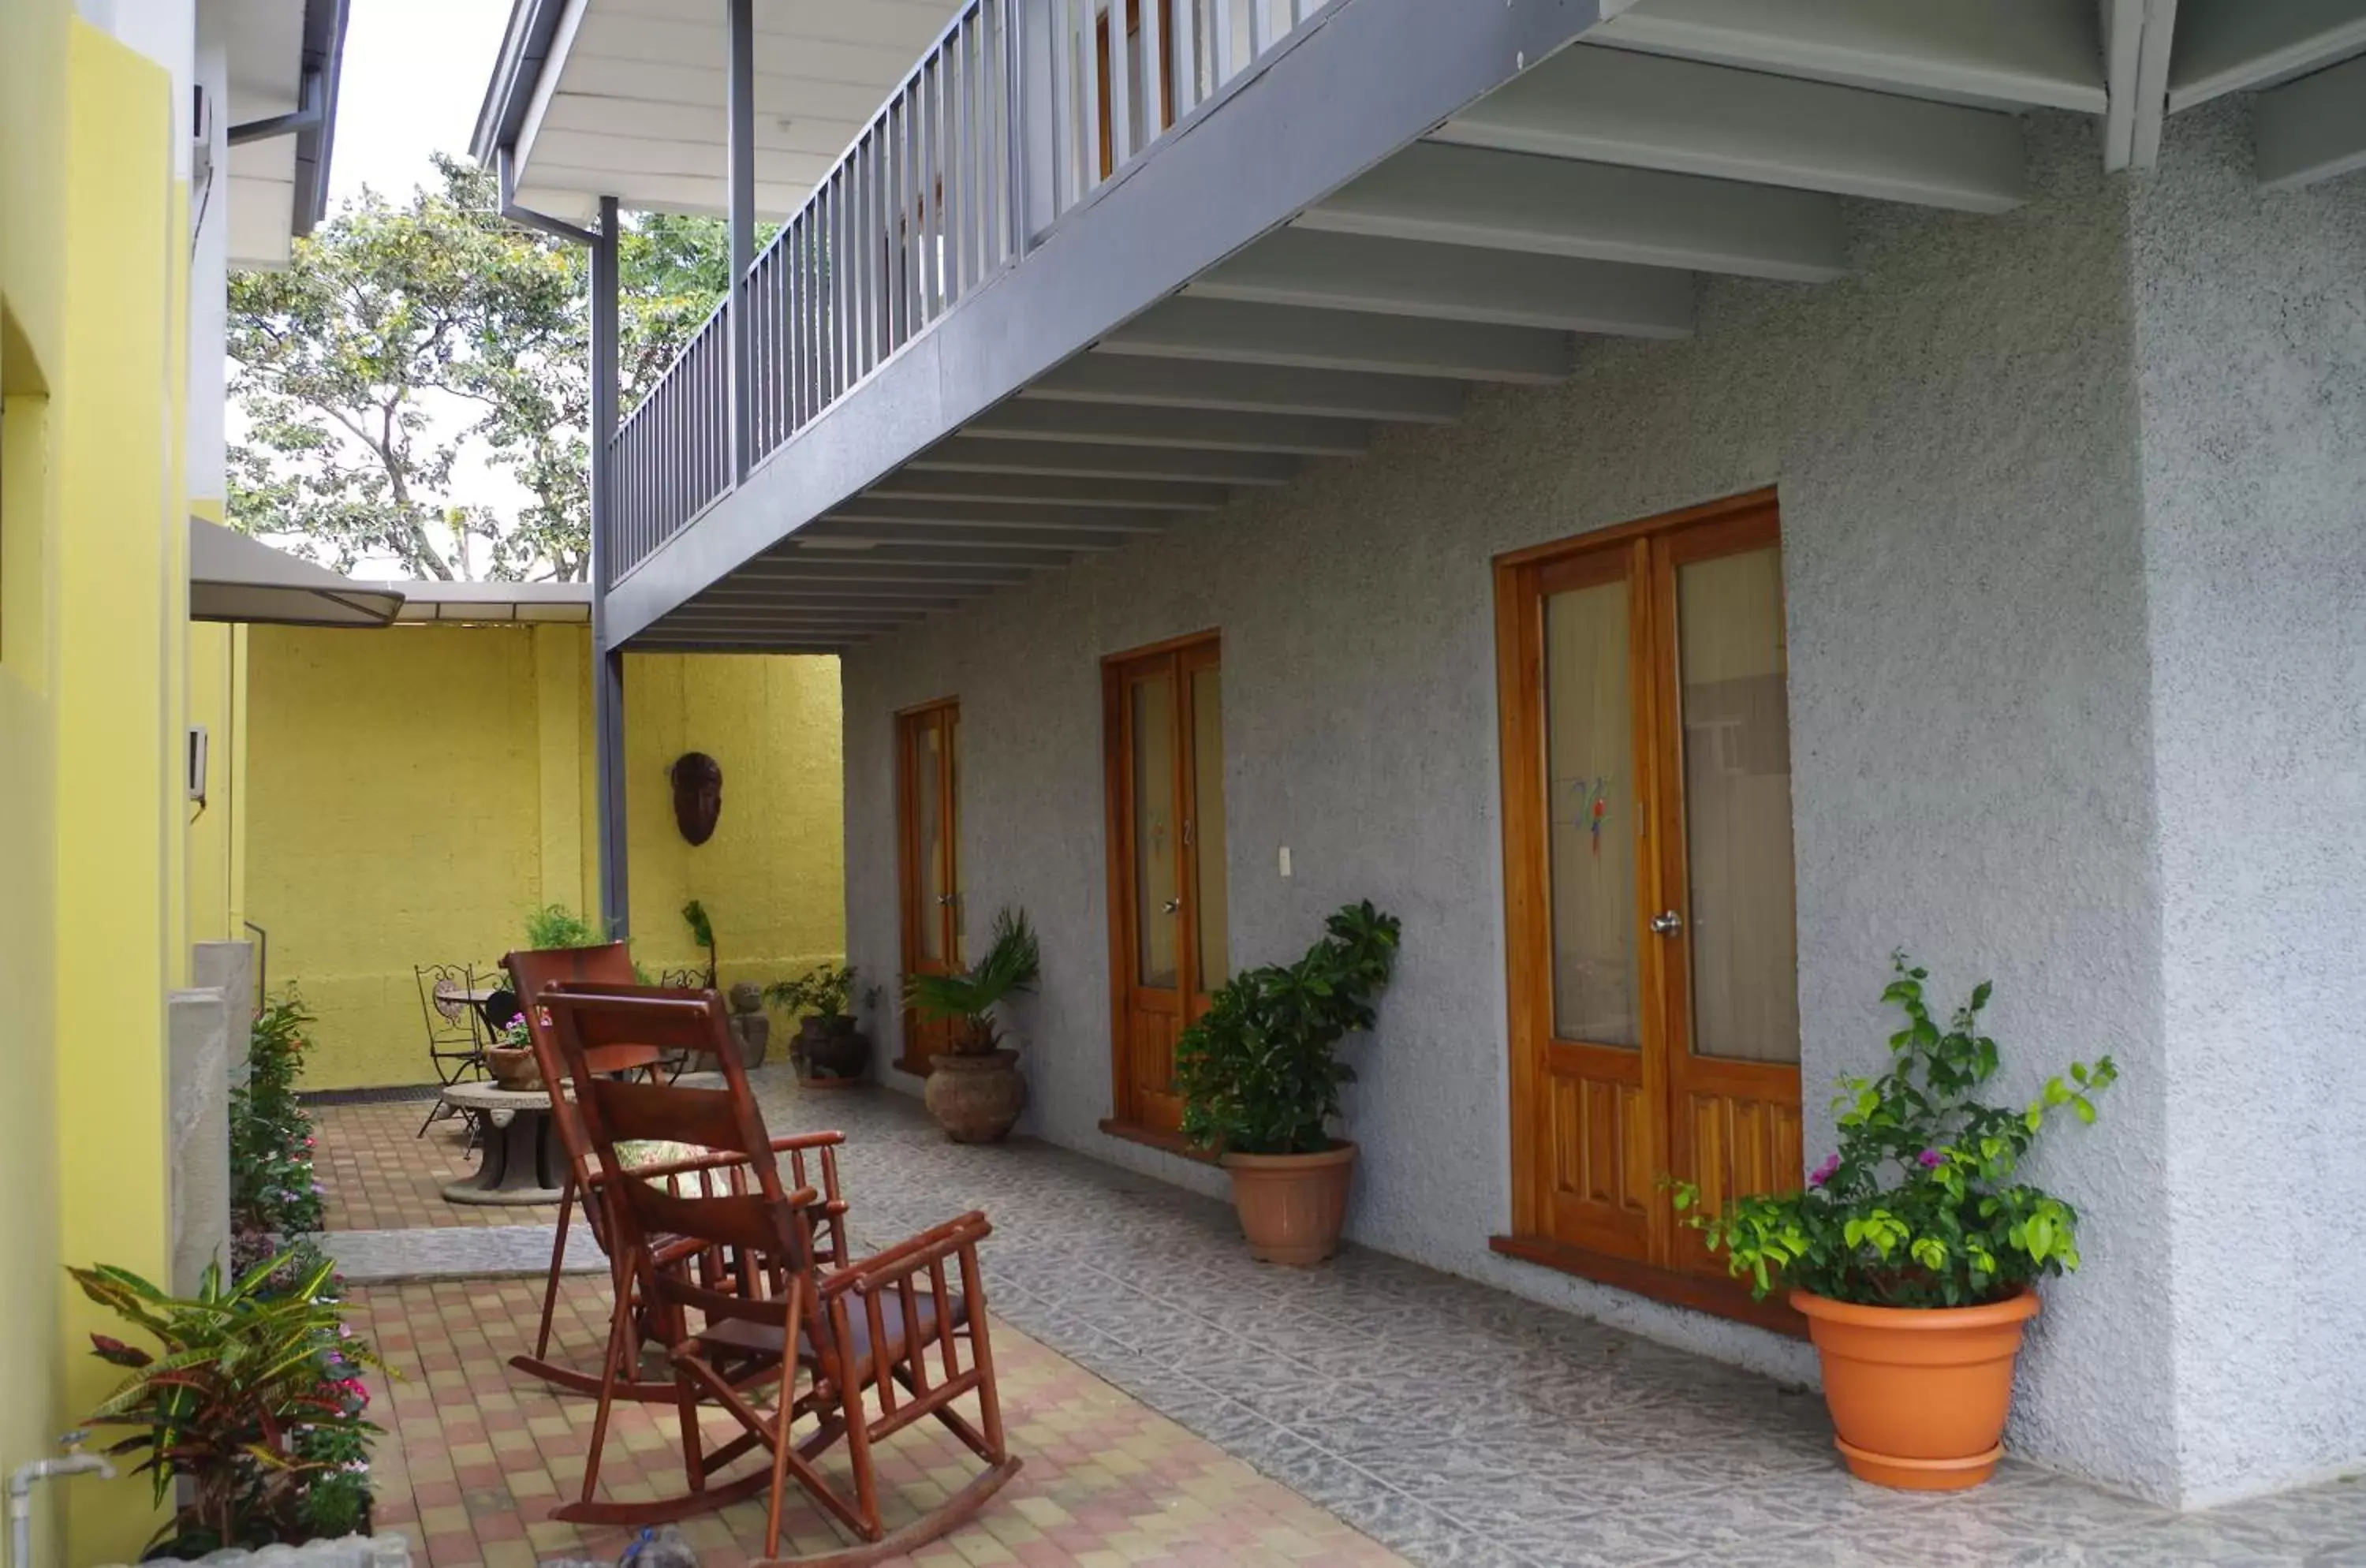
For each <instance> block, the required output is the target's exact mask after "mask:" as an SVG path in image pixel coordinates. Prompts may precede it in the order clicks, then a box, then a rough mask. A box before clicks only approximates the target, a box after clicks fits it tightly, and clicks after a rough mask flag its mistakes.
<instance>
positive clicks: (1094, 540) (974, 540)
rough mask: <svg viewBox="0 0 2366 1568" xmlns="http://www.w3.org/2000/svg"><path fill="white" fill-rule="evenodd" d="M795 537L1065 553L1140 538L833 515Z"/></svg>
mask: <svg viewBox="0 0 2366 1568" xmlns="http://www.w3.org/2000/svg"><path fill="white" fill-rule="evenodd" d="M797 537H798V538H799V540H801V541H802V542H803V547H805V548H806V549H809V550H811V549H818V548H820V547H822V541H824V540H831V541H836V542H839V543H853V542H857V541H862V542H868V543H870V544H873V545H909V546H912V547H915V548H935V547H939V546H947V545H950V546H966V545H992V546H994V547H997V548H998V549H1011V550H1052V551H1058V552H1061V553H1064V554H1065V553H1073V552H1077V551H1084V550H1115V549H1121V548H1123V547H1125V546H1127V545H1130V544H1132V543H1133V542H1134V541H1135V540H1136V539H1139V538H1140V537H1142V536H1141V535H1140V534H1139V533H1137V532H1134V531H1132V530H1131V529H1129V530H1127V531H1125V532H1123V533H1105V532H1102V531H1099V530H1097V529H1083V528H1022V527H1019V526H1016V525H1008V524H998V525H994V526H991V527H986V528H976V527H963V526H961V525H945V524H941V523H865V522H862V521H860V520H859V519H853V518H846V517H840V516H839V515H837V514H836V513H825V514H824V515H822V516H819V517H817V518H815V519H814V520H813V521H812V522H810V523H808V524H806V525H805V526H804V527H802V528H800V529H798V530H797Z"/></svg>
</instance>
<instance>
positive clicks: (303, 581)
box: [189, 517, 403, 626]
mask: <svg viewBox="0 0 2366 1568" xmlns="http://www.w3.org/2000/svg"><path fill="white" fill-rule="evenodd" d="M402 600H403V596H402V594H401V593H400V592H399V591H397V590H396V589H395V588H393V587H392V586H391V585H389V584H386V583H368V582H355V581H354V580H353V579H352V578H349V577H340V576H338V575H337V574H336V573H335V572H333V571H330V570H327V569H326V568H323V567H317V566H314V565H313V564H312V563H311V562H310V561H308V560H299V559H298V558H296V557H294V556H291V555H289V554H287V552H286V551H285V550H275V549H273V548H272V547H270V546H269V545H265V544H261V543H258V542H257V541H255V540H254V539H250V538H248V537H247V536H245V535H243V534H239V533H234V532H232V531H231V530H230V529H228V528H225V527H223V526H222V525H220V524H219V523H208V522H207V521H206V520H205V519H204V518H202V517H192V518H190V519H189V618H190V619H191V620H193V621H242V622H246V623H248V624H250V625H255V626H386V625H387V624H389V622H391V621H392V620H393V619H394V618H395V615H397V613H398V612H400V610H401V608H402Z"/></svg>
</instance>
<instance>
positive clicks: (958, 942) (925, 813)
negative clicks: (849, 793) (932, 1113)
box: [896, 697, 965, 1076]
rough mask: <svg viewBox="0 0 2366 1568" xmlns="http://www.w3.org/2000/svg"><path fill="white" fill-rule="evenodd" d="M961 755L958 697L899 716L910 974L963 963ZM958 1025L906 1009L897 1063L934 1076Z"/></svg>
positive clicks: (900, 853) (901, 869)
mask: <svg viewBox="0 0 2366 1568" xmlns="http://www.w3.org/2000/svg"><path fill="white" fill-rule="evenodd" d="M960 752H961V704H960V703H959V702H958V701H955V700H954V699H952V698H950V697H948V698H946V699H944V700H942V701H940V702H933V703H924V704H922V705H919V706H918V707H913V708H907V709H905V710H904V711H903V712H901V713H899V714H897V715H896V885H897V890H898V895H899V901H900V905H901V910H902V917H903V920H902V923H903V947H904V973H905V974H907V975H943V974H949V973H951V972H952V971H953V970H956V969H959V968H960V967H961V966H962V939H963V926H964V924H965V922H964V920H963V910H962V893H961V856H960V853H959V850H958V845H959V843H960V833H959V827H960V802H961V790H960V785H961V767H960ZM954 1027H955V1021H953V1020H950V1019H933V1018H928V1017H925V1016H923V1015H921V1014H919V1013H918V1012H915V1011H914V1010H911V1009H909V1008H907V1009H905V1010H904V1031H903V1037H904V1051H903V1055H902V1056H901V1057H899V1058H898V1059H897V1061H896V1066H898V1067H901V1068H902V1069H903V1070H904V1071H906V1072H907V1073H918V1074H920V1075H922V1076H926V1075H927V1073H928V1071H929V1057H930V1056H932V1055H936V1054H937V1053H939V1052H941V1051H944V1050H948V1049H950V1048H951V1044H952V1030H953V1029H954Z"/></svg>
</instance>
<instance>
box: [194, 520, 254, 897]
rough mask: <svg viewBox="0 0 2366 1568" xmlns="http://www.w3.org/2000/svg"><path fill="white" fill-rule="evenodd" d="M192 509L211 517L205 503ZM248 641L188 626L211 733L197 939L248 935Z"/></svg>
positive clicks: (237, 630)
mask: <svg viewBox="0 0 2366 1568" xmlns="http://www.w3.org/2000/svg"><path fill="white" fill-rule="evenodd" d="M192 510H193V511H194V512H195V513H197V515H198V516H201V517H202V516H206V515H207V513H208V507H207V506H206V505H205V504H203V503H196V504H194V505H193V507H192ZM209 520H216V521H218V519H209ZM246 637H247V628H246V627H244V626H217V625H211V624H205V623H198V624H194V625H192V626H190V627H189V641H188V649H189V657H188V666H189V672H188V692H189V696H188V702H189V722H190V723H191V724H192V725H203V726H204V727H205V729H206V734H207V736H208V759H207V764H206V798H205V803H204V805H203V806H202V807H201V806H199V805H198V803H197V802H196V801H191V802H189V803H188V806H187V807H186V811H187V815H188V819H189V897H188V908H189V915H188V920H189V940H190V941H191V942H239V941H243V940H244V938H245V932H244V931H243V929H242V923H243V920H244V918H245V913H246V834H245V822H246V792H245V788H244V776H243V775H244V772H245V754H246V672H245V671H246Z"/></svg>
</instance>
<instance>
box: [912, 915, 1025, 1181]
mask: <svg viewBox="0 0 2366 1568" xmlns="http://www.w3.org/2000/svg"><path fill="white" fill-rule="evenodd" d="M1041 973H1042V950H1041V948H1040V947H1039V946H1038V944H1037V942H1036V940H1035V928H1034V927H1032V926H1031V925H1029V924H1028V923H1027V916H1026V914H1025V912H1024V911H1022V910H1014V909H1010V908H1004V909H1002V910H1000V911H999V912H997V914H996V915H995V917H994V927H993V934H992V938H991V940H990V941H989V942H987V943H986V955H985V956H984V957H982V958H980V959H979V960H978V961H977V962H976V963H975V964H973V965H971V966H970V967H969V968H967V969H962V970H956V971H954V972H953V973H952V974H949V975H907V976H904V1000H905V1002H906V1003H907V1005H909V1006H910V1007H911V1008H912V1009H913V1010H915V1011H917V1012H920V1013H924V1014H926V1015H927V1016H929V1017H930V1018H942V1019H951V1020H952V1021H954V1023H955V1024H956V1027H955V1029H954V1030H953V1032H952V1050H950V1051H948V1052H945V1053H943V1054H941V1055H934V1056H930V1057H929V1069H930V1070H929V1081H928V1085H927V1087H926V1088H925V1089H923V1091H922V1099H923V1100H925V1101H926V1102H927V1104H928V1107H929V1114H930V1115H932V1116H934V1117H935V1118H936V1119H937V1124H938V1125H939V1126H941V1127H942V1128H943V1129H944V1130H945V1133H946V1135H947V1136H949V1137H951V1138H952V1140H953V1142H955V1143H957V1144H993V1143H999V1142H1001V1141H1002V1140H1003V1139H1004V1138H1006V1137H1008V1136H1009V1134H1010V1129H1011V1128H1012V1127H1013V1126H1014V1125H1016V1124H1017V1122H1018V1121H1019V1112H1020V1111H1021V1110H1023V1109H1025V1107H1026V1104H1027V1081H1026V1080H1025V1079H1024V1078H1021V1077H1020V1076H1019V1053H1018V1052H1016V1051H1013V1050H1010V1049H1008V1047H1006V1046H1005V1045H1004V1044H1003V1043H1002V1039H1003V1036H1002V1030H1001V1027H1000V1026H999V1025H998V1024H997V1022H996V1021H995V1016H994V1010H995V1009H996V1007H997V1006H998V1005H1000V1004H1001V1003H1002V1002H1004V1001H1007V1000H1008V999H1009V998H1011V997H1013V996H1016V995H1018V994H1019V993H1020V992H1022V991H1031V990H1033V989H1034V988H1035V980H1036V977H1037V976H1038V975H1040V974H1041Z"/></svg>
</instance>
